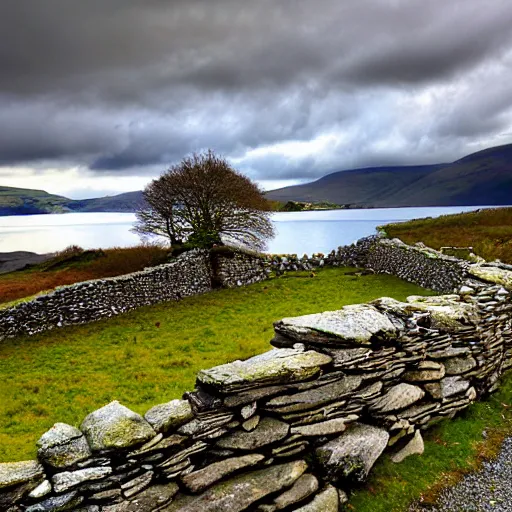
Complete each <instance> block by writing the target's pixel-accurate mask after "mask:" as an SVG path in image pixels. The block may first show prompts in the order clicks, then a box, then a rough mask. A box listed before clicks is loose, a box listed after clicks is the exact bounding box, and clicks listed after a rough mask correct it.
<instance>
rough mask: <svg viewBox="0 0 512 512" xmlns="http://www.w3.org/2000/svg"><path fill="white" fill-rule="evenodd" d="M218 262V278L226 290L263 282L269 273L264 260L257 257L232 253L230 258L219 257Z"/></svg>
mask: <svg viewBox="0 0 512 512" xmlns="http://www.w3.org/2000/svg"><path fill="white" fill-rule="evenodd" d="M218 262H219V268H218V276H219V277H220V279H221V281H222V284H223V286H225V287H227V288H234V287H236V286H245V285H248V284H253V283H257V282H259V281H263V280H265V279H268V276H269V273H270V270H269V269H268V268H267V265H265V259H264V258H263V257H261V256H257V255H251V254H245V253H242V252H233V254H232V255H231V256H230V257H225V256H221V257H219V259H218Z"/></svg>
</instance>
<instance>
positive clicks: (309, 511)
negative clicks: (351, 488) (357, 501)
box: [294, 485, 340, 512]
mask: <svg viewBox="0 0 512 512" xmlns="http://www.w3.org/2000/svg"><path fill="white" fill-rule="evenodd" d="M339 501H340V500H339V496H338V491H337V490H336V488H335V487H333V486H332V485H328V486H327V487H326V488H325V489H324V490H323V491H321V492H319V493H318V494H317V495H316V496H315V497H314V498H313V500H312V501H311V502H310V503H307V504H306V505H304V506H302V507H299V508H296V509H295V510H294V512H338V510H339Z"/></svg>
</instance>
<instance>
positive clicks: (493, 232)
mask: <svg viewBox="0 0 512 512" xmlns="http://www.w3.org/2000/svg"><path fill="white" fill-rule="evenodd" d="M383 228H384V230H385V232H386V233H387V235H388V236H389V237H391V238H400V240H402V241H403V242H405V243H407V244H413V243H416V242H423V243H424V244H426V245H428V246H429V247H433V248H434V249H440V248H441V247H445V246H452V247H473V252H474V253H475V254H477V255H478V256H481V257H482V258H485V259H486V260H488V261H492V260H495V259H499V260H501V261H503V262H505V263H510V264H512V208H493V209H486V210H478V211H476V212H469V213H459V214H457V215H443V216H442V217H437V218H435V219H433V218H427V219H418V220H411V221H408V222H402V223H397V224H388V225H386V226H384V227H383Z"/></svg>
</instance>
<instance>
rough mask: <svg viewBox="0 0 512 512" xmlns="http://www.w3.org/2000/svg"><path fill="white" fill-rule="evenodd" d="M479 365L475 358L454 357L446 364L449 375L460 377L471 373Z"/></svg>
mask: <svg viewBox="0 0 512 512" xmlns="http://www.w3.org/2000/svg"><path fill="white" fill-rule="evenodd" d="M476 365H477V363H476V361H475V359H474V358H473V357H453V358H450V359H447V360H446V361H445V362H444V366H445V368H446V374H447V375H460V374H463V373H466V372H469V371H470V370H472V369H473V368H475V367H476Z"/></svg>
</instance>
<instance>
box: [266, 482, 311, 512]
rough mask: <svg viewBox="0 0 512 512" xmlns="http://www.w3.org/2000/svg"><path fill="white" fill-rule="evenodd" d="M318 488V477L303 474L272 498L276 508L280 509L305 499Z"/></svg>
mask: <svg viewBox="0 0 512 512" xmlns="http://www.w3.org/2000/svg"><path fill="white" fill-rule="evenodd" d="M317 490H318V479H317V478H316V476H315V475H311V474H304V475H302V476H301V477H300V478H299V479H298V480H297V481H296V482H295V483H294V484H293V487H292V488H291V489H289V490H287V491H285V492H284V493H283V494H280V495H279V496H278V497H277V498H275V499H274V504H275V505H276V510H282V509H284V508H287V507H290V506H291V505H293V504H295V503H299V502H300V501H303V500H305V499H306V498H307V497H308V496H311V495H312V494H313V493H315V492H316V491H317Z"/></svg>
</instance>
